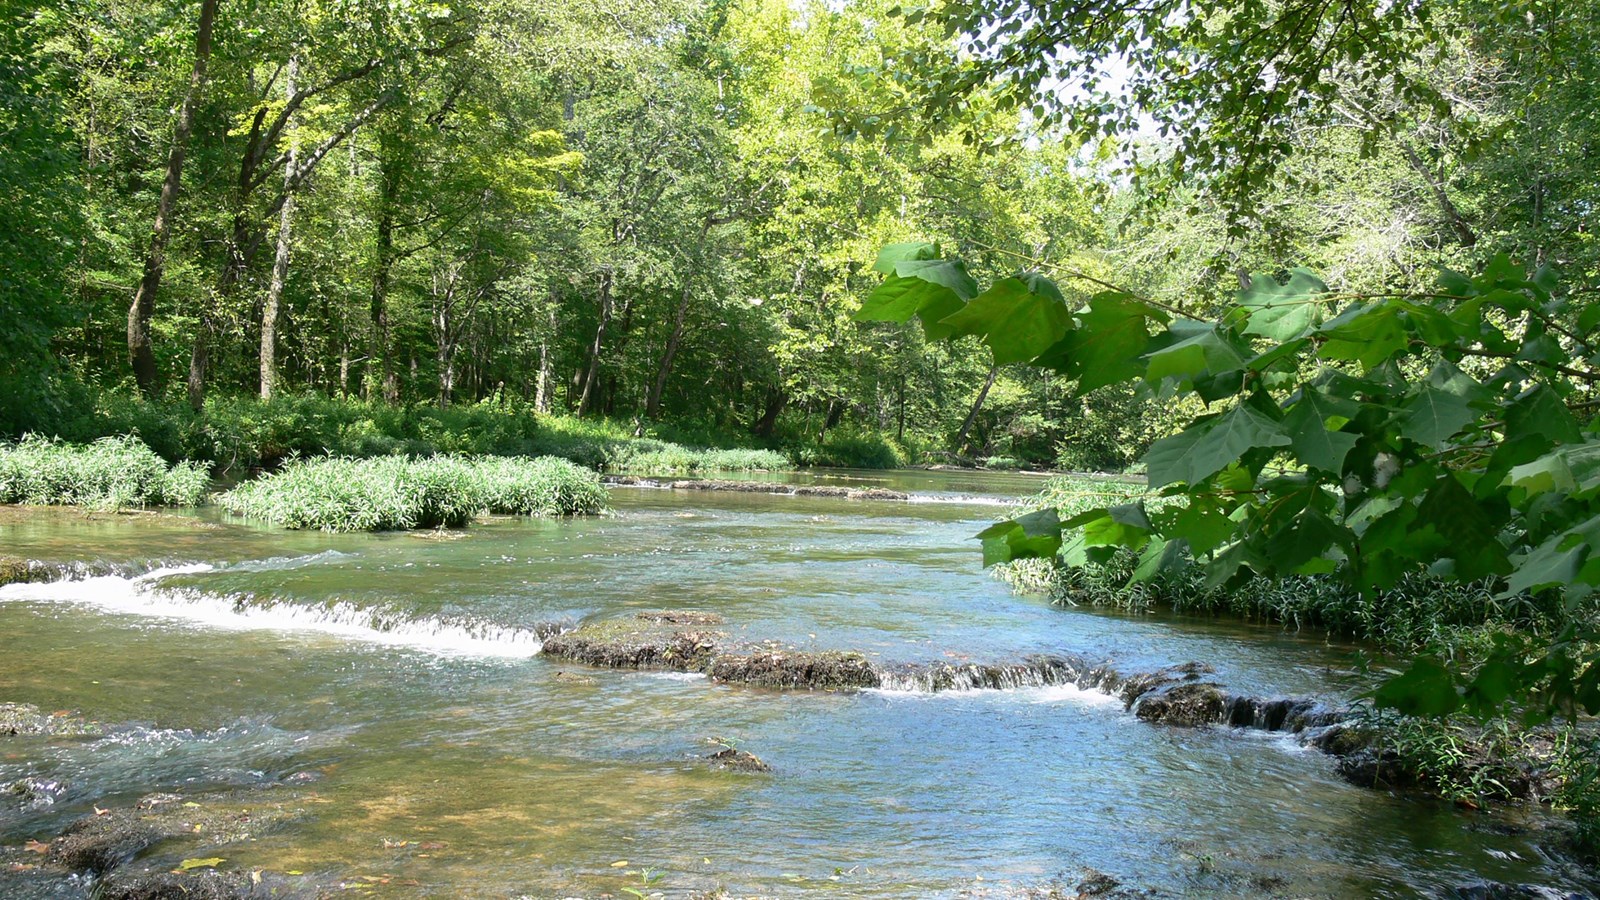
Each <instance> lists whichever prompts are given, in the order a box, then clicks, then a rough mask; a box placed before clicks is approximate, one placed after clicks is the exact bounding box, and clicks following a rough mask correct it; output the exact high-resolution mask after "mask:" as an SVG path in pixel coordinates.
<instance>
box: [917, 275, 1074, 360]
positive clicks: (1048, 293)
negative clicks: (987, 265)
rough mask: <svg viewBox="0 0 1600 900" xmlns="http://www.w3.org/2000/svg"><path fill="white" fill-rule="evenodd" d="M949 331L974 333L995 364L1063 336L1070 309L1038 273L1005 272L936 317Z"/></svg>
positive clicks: (1029, 353)
mask: <svg viewBox="0 0 1600 900" xmlns="http://www.w3.org/2000/svg"><path fill="white" fill-rule="evenodd" d="M941 324H943V325H944V326H946V327H947V328H949V329H950V335H951V336H952V337H955V336H960V335H969V334H970V335H977V336H979V337H982V338H983V342H984V343H985V344H988V345H989V349H990V351H991V352H993V354H994V364H995V365H997V366H1003V365H1006V364H1008V363H1016V362H1023V361H1024V360H1029V359H1033V358H1034V357H1036V356H1038V355H1039V354H1041V353H1043V352H1045V351H1046V350H1048V349H1049V348H1050V347H1051V346H1052V345H1053V344H1055V343H1056V342H1057V341H1060V340H1061V339H1062V338H1064V337H1066V335H1067V332H1068V331H1069V330H1071V328H1072V312H1071V310H1069V309H1067V303H1066V300H1065V299H1064V298H1063V297H1062V296H1061V291H1060V290H1059V289H1058V288H1057V287H1056V286H1055V284H1053V283H1052V282H1051V281H1050V280H1049V279H1047V278H1044V277H1042V276H1039V275H1027V276H1021V277H1014V278H1004V279H1001V280H1000V281H997V282H995V283H994V285H993V286H992V287H990V288H989V289H988V290H987V291H984V292H983V293H982V294H979V295H978V296H977V297H976V298H975V299H974V300H973V301H972V302H971V303H968V304H967V305H966V306H964V307H962V308H961V309H959V310H957V311H956V312H955V313H953V314H952V315H949V316H947V317H945V318H944V319H943V320H941Z"/></svg>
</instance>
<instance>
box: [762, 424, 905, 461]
mask: <svg viewBox="0 0 1600 900" xmlns="http://www.w3.org/2000/svg"><path fill="white" fill-rule="evenodd" d="M790 452H791V453H792V455H793V456H794V457H795V459H797V460H798V461H800V462H801V463H803V464H805V465H808V466H828V467H832V468H841V469H898V468H900V467H902V466H905V465H908V464H909V463H910V459H911V458H910V454H909V453H907V452H906V449H905V448H904V447H902V446H900V445H899V444H897V443H896V442H895V441H894V440H893V439H891V438H889V437H888V436H886V435H882V434H876V433H873V432H868V431H854V430H847V429H835V430H834V431H830V432H828V435H827V437H826V438H824V439H823V441H822V443H820V444H815V443H813V444H806V445H801V446H797V447H793V448H791V450H790Z"/></svg>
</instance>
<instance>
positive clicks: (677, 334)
mask: <svg viewBox="0 0 1600 900" xmlns="http://www.w3.org/2000/svg"><path fill="white" fill-rule="evenodd" d="M690 291H691V285H690V284H685V285H684V286H683V294H682V295H681V296H680V297H679V298H678V312H677V315H675V316H673V319H672V333H671V334H669V335H667V346H666V347H665V348H663V349H662V351H661V365H660V366H659V367H658V368H657V369H656V380H655V381H654V382H653V383H652V384H651V385H650V394H649V396H647V397H646V398H645V402H644V417H645V418H646V419H654V418H656V417H657V416H659V415H660V414H661V393H662V392H663V391H665V390H666V389H667V376H668V375H671V374H672V361H673V359H675V358H676V357H677V355H678V344H679V343H680V342H681V341H682V340H683V323H684V320H685V319H686V318H687V317H688V315H689V297H690Z"/></svg>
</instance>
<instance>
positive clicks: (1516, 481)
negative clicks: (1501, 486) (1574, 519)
mask: <svg viewBox="0 0 1600 900" xmlns="http://www.w3.org/2000/svg"><path fill="white" fill-rule="evenodd" d="M1506 482H1507V483H1508V484H1510V485H1512V486H1514V487H1520V488H1522V489H1523V490H1525V491H1527V492H1528V493H1529V494H1542V493H1546V492H1549V491H1562V492H1565V493H1570V494H1574V495H1576V496H1577V497H1579V498H1580V499H1581V498H1587V497H1588V496H1590V495H1592V494H1594V493H1596V492H1600V441H1590V442H1589V443H1587V444H1580V445H1578V446H1575V447H1560V448H1558V449H1556V450H1552V451H1551V452H1549V453H1546V454H1545V455H1544V456H1541V457H1539V458H1538V459H1536V460H1534V461H1533V462H1530V463H1524V464H1523V465H1520V466H1516V467H1515V468H1513V469H1512V470H1511V474H1510V475H1509V476H1507V477H1506Z"/></svg>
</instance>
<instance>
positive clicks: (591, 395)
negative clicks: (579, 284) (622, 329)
mask: <svg viewBox="0 0 1600 900" xmlns="http://www.w3.org/2000/svg"><path fill="white" fill-rule="evenodd" d="M599 294H600V322H599V324H598V325H596V326H595V329H594V342H593V343H591V344H590V345H589V368H588V371H586V372H585V373H584V376H583V390H582V391H581V392H580V393H579V394H578V415H580V416H583V415H587V414H588V413H589V411H590V410H591V409H592V408H593V406H594V401H595V400H596V399H597V398H596V396H595V383H596V382H597V381H599V379H600V353H601V350H602V348H603V345H604V343H605V337H606V326H607V325H610V324H611V273H610V272H609V271H608V272H602V273H601V275H600V291H599Z"/></svg>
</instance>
